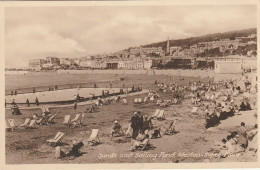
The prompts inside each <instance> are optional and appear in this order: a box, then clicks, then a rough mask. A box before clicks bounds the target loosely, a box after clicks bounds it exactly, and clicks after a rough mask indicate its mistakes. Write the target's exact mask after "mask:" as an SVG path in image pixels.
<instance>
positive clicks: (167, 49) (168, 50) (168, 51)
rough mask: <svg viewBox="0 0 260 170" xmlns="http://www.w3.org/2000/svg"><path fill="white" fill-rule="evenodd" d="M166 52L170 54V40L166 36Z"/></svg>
mask: <svg viewBox="0 0 260 170" xmlns="http://www.w3.org/2000/svg"><path fill="white" fill-rule="evenodd" d="M166 54H170V40H169V37H168V40H167V48H166Z"/></svg>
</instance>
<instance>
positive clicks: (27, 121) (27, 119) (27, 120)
mask: <svg viewBox="0 0 260 170" xmlns="http://www.w3.org/2000/svg"><path fill="white" fill-rule="evenodd" d="M30 120H31V118H26V119H25V121H24V123H23V124H21V125H20V127H23V126H27V125H28V123H29V122H30Z"/></svg>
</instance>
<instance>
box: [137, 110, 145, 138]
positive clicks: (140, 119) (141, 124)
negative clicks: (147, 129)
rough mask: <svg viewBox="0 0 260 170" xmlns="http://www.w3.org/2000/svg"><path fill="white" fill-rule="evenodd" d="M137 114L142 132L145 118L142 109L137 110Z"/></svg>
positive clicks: (139, 128) (139, 129)
mask: <svg viewBox="0 0 260 170" xmlns="http://www.w3.org/2000/svg"><path fill="white" fill-rule="evenodd" d="M137 115H138V122H137V127H138V133H140V132H141V133H142V129H143V124H144V118H143V116H142V114H141V112H140V111H138V112H137Z"/></svg>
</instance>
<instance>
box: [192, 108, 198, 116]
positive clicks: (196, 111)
mask: <svg viewBox="0 0 260 170" xmlns="http://www.w3.org/2000/svg"><path fill="white" fill-rule="evenodd" d="M198 110H199V107H193V108H192V111H191V114H194V115H196V114H199V111H198Z"/></svg>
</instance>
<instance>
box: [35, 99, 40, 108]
mask: <svg viewBox="0 0 260 170" xmlns="http://www.w3.org/2000/svg"><path fill="white" fill-rule="evenodd" d="M35 105H36V106H39V105H40V102H39V100H38V98H37V97H36V98H35Z"/></svg>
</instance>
